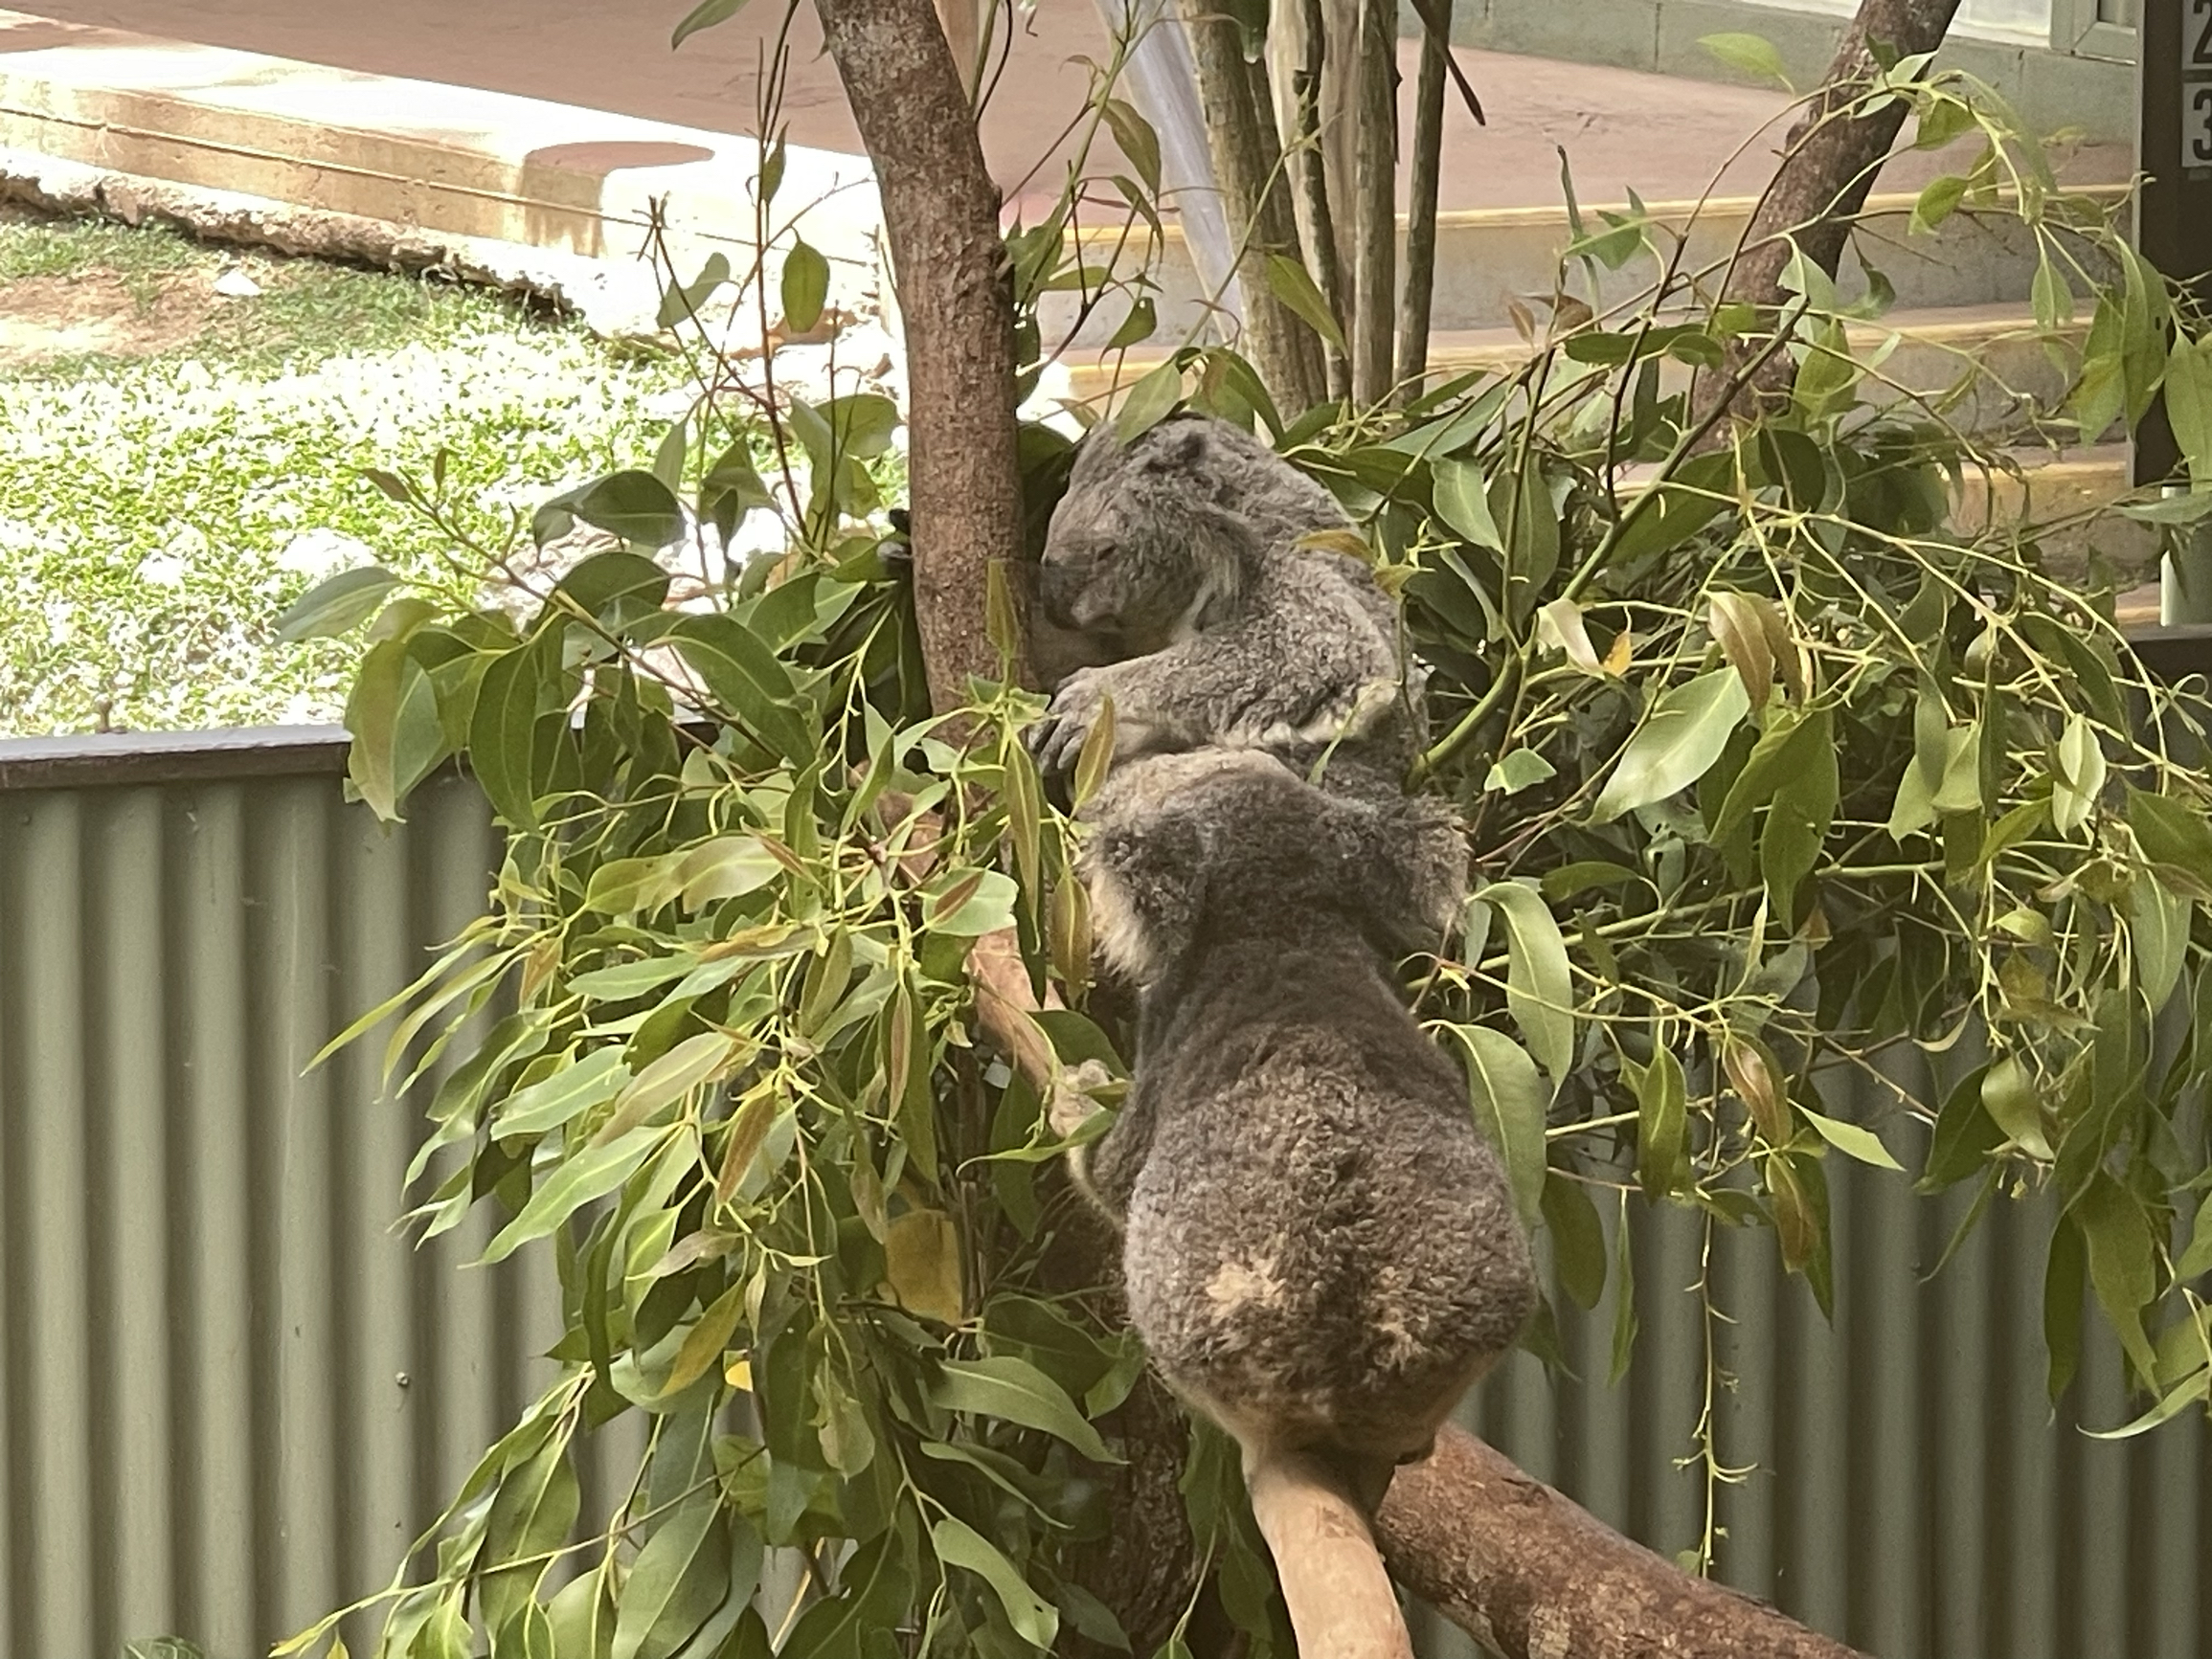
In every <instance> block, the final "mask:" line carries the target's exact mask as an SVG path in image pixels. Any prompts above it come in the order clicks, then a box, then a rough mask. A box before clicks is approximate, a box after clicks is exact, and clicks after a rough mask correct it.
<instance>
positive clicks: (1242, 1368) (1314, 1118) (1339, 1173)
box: [1053, 750, 1536, 1652]
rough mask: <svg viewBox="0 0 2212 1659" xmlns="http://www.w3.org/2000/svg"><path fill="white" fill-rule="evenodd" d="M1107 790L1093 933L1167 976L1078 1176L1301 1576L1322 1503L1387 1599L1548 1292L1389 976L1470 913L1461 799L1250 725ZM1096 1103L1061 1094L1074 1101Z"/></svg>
mask: <svg viewBox="0 0 2212 1659" xmlns="http://www.w3.org/2000/svg"><path fill="white" fill-rule="evenodd" d="M1086 816H1087V817H1089V818H1092V820H1093V825H1094V827H1093V830H1092V833H1091V835H1090V837H1089V838H1088V840H1087V841H1086V844H1085V847H1084V852H1083V856H1082V870H1083V876H1084V879H1085V882H1086V884H1087V885H1088V886H1089V888H1090V890H1091V896H1092V914H1093V924H1094V930H1095V938H1096V939H1097V941H1098V947H1099V951H1100V953H1101V955H1102V956H1103V957H1104V958H1105V960H1106V962H1107V965H1108V966H1109V967H1110V968H1111V969H1113V970H1115V971H1117V973H1119V974H1121V975H1127V976H1129V977H1130V978H1133V979H1135V980H1136V981H1137V982H1138V983H1139V984H1140V986H1141V992H1140V1016H1139V1018H1140V1034H1139V1040H1138V1060H1137V1066H1136V1075H1135V1078H1134V1080H1133V1082H1132V1085H1131V1087H1130V1090H1129V1094H1128V1097H1127V1100H1126V1102H1125V1104H1124V1105H1123V1107H1122V1110H1121V1111H1120V1113H1119V1115H1118V1116H1117V1119H1116V1121H1115V1122H1114V1124H1113V1126H1112V1128H1111V1129H1109V1130H1108V1131H1107V1132H1106V1133H1105V1135H1104V1136H1103V1137H1102V1138H1100V1139H1099V1140H1097V1141H1096V1142H1095V1144H1094V1145H1093V1146H1091V1147H1090V1148H1089V1149H1087V1152H1086V1151H1081V1150H1079V1151H1078V1152H1077V1153H1076V1154H1075V1155H1074V1156H1075V1158H1076V1159H1077V1160H1078V1161H1077V1167H1076V1170H1075V1174H1076V1177H1077V1180H1078V1184H1080V1185H1082V1186H1083V1187H1084V1188H1085V1189H1086V1190H1087V1191H1088V1192H1089V1194H1090V1195H1091V1196H1092V1197H1093V1199H1095V1201H1096V1202H1097V1203H1098V1205H1099V1206H1100V1207H1101V1208H1102V1209H1104V1210H1105V1211H1106V1213H1107V1214H1108V1215H1109V1216H1110V1217H1113V1218H1116V1219H1117V1220H1119V1221H1120V1222H1121V1223H1122V1227H1123V1233H1122V1256H1123V1267H1124V1271H1125V1276H1126V1279H1127V1289H1128V1300H1129V1311H1130V1317H1131V1320H1132V1322H1133V1323H1134V1324H1135V1325H1136V1327H1137V1329H1138V1331H1139V1332H1140V1334H1142V1336H1143V1338H1144V1341H1145V1345H1146V1347H1147V1348H1148V1349H1149V1351H1150V1353H1151V1356H1152V1358H1153V1360H1154V1362H1155V1363H1156V1364H1157V1365H1158V1366H1159V1369H1160V1372H1161V1374H1162V1377H1163V1378H1164V1379H1166V1381H1167V1382H1168V1384H1169V1386H1170V1387H1172V1388H1173V1389H1174V1390H1175V1391H1176V1392H1177V1393H1178V1394H1179V1395H1180V1396H1182V1397H1183V1399H1184V1400H1185V1401H1186V1402H1188V1403H1189V1404H1190V1405H1191V1406H1192V1407H1193V1408H1195V1409H1197V1410H1199V1411H1202V1412H1203V1413H1205V1414H1206V1415H1207V1416H1208V1417H1209V1418H1211V1419H1212V1420H1213V1421H1214V1422H1216V1423H1218V1424H1220V1425H1221V1426H1222V1427H1224V1428H1225V1429H1227V1430H1228V1431H1229V1432H1230V1434H1231V1435H1233V1436H1234V1437H1235V1438H1236V1440H1237V1442H1238V1444H1239V1445H1240V1446H1241V1447H1242V1448H1243V1452H1244V1462H1245V1469H1246V1475H1247V1481H1248V1485H1249V1486H1250V1488H1251V1491H1252V1493H1253V1508H1254V1513H1255V1514H1256V1515H1257V1516H1258V1518H1259V1520H1260V1524H1261V1530H1262V1532H1263V1534H1265V1535H1266V1536H1268V1540H1269V1544H1270V1546H1271V1548H1272V1549H1274V1551H1275V1556H1276V1560H1277V1564H1278V1566H1280V1567H1282V1568H1283V1569H1284V1572H1283V1580H1284V1584H1285V1591H1286V1594H1294V1595H1295V1594H1296V1593H1297V1592H1296V1591H1295V1590H1294V1587H1293V1584H1292V1578H1293V1575H1292V1574H1291V1572H1290V1571H1289V1566H1288V1563H1287V1562H1286V1561H1285V1560H1284V1552H1285V1549H1286V1547H1288V1548H1293V1549H1296V1548H1298V1547H1300V1546H1299V1543H1298V1540H1299V1539H1301V1538H1303V1539H1305V1540H1307V1544H1308V1545H1309V1546H1310V1542H1311V1538H1312V1536H1313V1523H1311V1522H1310V1520H1298V1519H1297V1518H1296V1517H1297V1516H1299V1515H1301V1514H1302V1515H1306V1516H1309V1517H1310V1515H1311V1514H1312V1513H1313V1509H1314V1506H1316V1505H1320V1506H1322V1507H1325V1508H1329V1509H1332V1510H1333V1511H1334V1512H1335V1513H1336V1514H1337V1515H1338V1516H1339V1517H1340V1520H1339V1523H1337V1524H1335V1525H1334V1529H1333V1535H1332V1536H1337V1537H1339V1538H1342V1537H1343V1536H1348V1533H1347V1529H1350V1530H1354V1531H1356V1532H1357V1533H1358V1535H1359V1537H1360V1539H1362V1540H1364V1543H1363V1544H1362V1546H1361V1548H1362V1549H1363V1550H1364V1552H1365V1553H1364V1555H1357V1556H1356V1557H1355V1563H1356V1564H1355V1567H1354V1568H1353V1569H1351V1570H1352V1571H1353V1576H1354V1581H1359V1580H1360V1579H1361V1577H1362V1576H1363V1575H1364V1576H1365V1578H1366V1580H1367V1581H1370V1582H1372V1581H1379V1582H1380V1585H1381V1587H1380V1589H1379V1590H1377V1591H1376V1595H1377V1596H1378V1597H1379V1598H1380V1600H1378V1601H1376V1602H1374V1603H1372V1604H1373V1605H1376V1606H1378V1607H1379V1606H1382V1605H1384V1604H1386V1603H1388V1579H1387V1577H1385V1576H1383V1572H1382V1566H1381V1561H1380V1558H1379V1557H1375V1556H1374V1553H1373V1543H1372V1539H1371V1537H1369V1536H1367V1534H1366V1517H1369V1516H1371V1515H1372V1513H1373V1512H1374V1509H1375V1507H1376V1506H1377V1505H1379V1504H1380V1502H1381V1501H1382V1497H1383V1493H1384V1491H1385V1490H1386V1489H1387V1488H1388V1484H1389V1480H1390V1473H1391V1470H1392V1468H1394V1467H1395V1466H1396V1465H1397V1464H1399V1463H1401V1462H1406V1461H1410V1460H1412V1459H1415V1458H1418V1457H1420V1456H1422V1455H1424V1454H1425V1453H1426V1451H1427V1450H1428V1448H1429V1447H1430V1446H1431V1445H1432V1444H1433V1440H1434V1437H1435V1434H1436V1430H1437V1428H1438V1426H1439V1425H1440V1424H1442V1422H1443V1421H1444V1419H1445V1417H1446V1416H1447V1415H1448V1414H1449V1413H1450V1412H1451V1410H1452V1408H1453V1406H1454V1405H1456V1403H1457V1402H1458V1401H1459V1398H1460V1396H1461V1395H1462V1394H1463V1393H1464V1392H1465V1391H1466V1389H1467V1387H1468V1385H1469V1384H1470V1383H1472V1382H1473V1381H1474V1380H1475V1379H1477V1378H1478V1376H1480V1375H1481V1374H1482V1372H1484V1371H1485V1370H1487V1369H1488V1368H1489V1366H1490V1365H1491V1364H1492V1363H1493V1362H1494V1361H1496V1360H1497V1359H1498V1357H1499V1356H1501V1355H1502V1354H1503V1353H1504V1352H1505V1351H1506V1350H1507V1349H1508V1348H1509V1347H1510V1346H1511V1345H1512V1343H1513V1340H1514V1337H1515V1335H1516V1334H1517V1333H1518V1332H1519V1330H1520V1328H1521V1325H1522V1322H1523V1320H1524V1318H1525V1317H1526V1316H1527V1314H1528V1312H1529V1310H1530V1309H1531V1308H1532V1307H1533V1306H1534V1305H1535V1300H1536V1282H1535V1278H1534V1274H1533V1270H1532V1268H1531V1267H1530V1262H1529V1252H1528V1244H1527V1241H1526V1240H1525V1239H1524V1236H1523V1234H1522V1231H1521V1227H1520V1223H1519V1222H1518V1220H1517V1218H1516V1217H1515V1215H1514V1211H1513V1201H1512V1197H1511V1193H1510V1190H1509V1189H1508V1186H1507V1184H1506V1178H1505V1175H1504V1171H1503V1168H1502V1167H1501V1163H1500V1161H1499V1159H1498V1156H1497V1155H1496V1154H1495V1153H1494V1152H1493V1151H1492V1149H1491V1147H1490V1145H1489V1143H1488V1142H1487V1141H1486V1140H1484V1139H1483V1137H1482V1135H1481V1133H1480V1132H1478V1130H1477V1128H1476V1126H1475V1122H1474V1119H1473V1117H1472V1115H1471V1114H1470V1112H1469V1110H1468V1102H1467V1088H1466V1085H1465V1083H1464V1081H1463V1080H1462V1079H1461V1077H1460V1076H1459V1074H1458V1073H1457V1071H1456V1068H1455V1067H1454V1066H1453V1065H1452V1064H1451V1063H1450V1062H1449V1061H1448V1060H1447V1059H1446V1058H1445V1057H1444V1056H1443V1054H1441V1053H1440V1052H1439V1051H1438V1049H1437V1048H1436V1046H1435V1044H1434V1043H1433V1042H1431V1041H1430V1040H1429V1039H1428V1038H1427V1037H1426V1036H1425V1035H1424V1034H1423V1033H1422V1031H1421V1029H1420V1027H1419V1025H1418V1024H1417V1023H1416V1022H1415V1021H1414V1020H1413V1018H1412V1016H1411V1013H1409V1012H1408V1010H1407V1008H1406V1006H1405V1004H1404V1002H1403V1000H1402V999H1401V998H1400V994H1399V989H1398V985H1397V983H1396V981H1395V978H1394V976H1393V975H1392V972H1391V968H1392V964H1393V962H1394V960H1395V959H1396V957H1398V956H1399V955H1401V954H1403V953H1407V952H1409V951H1412V950H1416V949H1423V948H1426V949H1430V950H1433V949H1435V948H1436V947H1437V946H1438V945H1439V944H1440V942H1441V940H1442V937H1443V935H1444V932H1445V930H1447V929H1448V927H1449V926H1450V924H1451V922H1452V920H1453V919H1454V917H1455V916H1456V914H1457V912H1458V909H1459V907H1460V904H1461V902H1462V900H1463V898H1464V896H1465V892H1466V882H1467V867H1466V848H1465V843H1464V841H1462V839H1461V836H1460V834H1459V832H1458V830H1457V828H1456V825H1455V824H1454V823H1453V821H1452V819H1451V818H1450V816H1449V814H1448V812H1447V811H1446V810H1445V809H1444V808H1443V807H1442V806H1441V805H1440V804H1438V803H1435V802H1433V801H1430V800H1425V799H1420V798H1408V797H1405V796H1395V797H1391V798H1387V799H1373V798H1355V797H1347V796H1342V795H1339V794H1336V793H1334V792H1324V791H1322V790H1320V789H1317V788H1315V787H1314V786H1312V785H1310V784H1307V783H1305V782H1303V781H1301V780H1300V779H1299V778H1298V777H1297V776H1296V775H1294V774H1293V773H1291V772H1290V771H1289V770H1288V769H1287V768H1286V767H1285V766H1283V765H1282V764H1281V763H1280V762H1278V761H1277V760H1275V758H1274V757H1272V756H1271V755H1268V754H1266V753H1263V752H1259V751H1251V750H1244V751H1235V750H1200V751H1191V752H1187V753H1183V754H1176V755H1162V756H1156V757H1150V758H1145V759H1140V760H1138V761H1134V762H1131V763H1129V764H1128V765H1126V766H1124V767H1122V768H1120V769H1119V770H1117V771H1116V772H1115V773H1112V774H1111V775H1110V776H1109V777H1108V779H1107V781H1106V783H1105V785H1104V786H1103V788H1102V789H1101V790H1100V792H1099V794H1098V796H1095V798H1094V800H1093V802H1092V803H1091V805H1090V807H1089V808H1088V809H1087V812H1086ZM1087 1104H1088V1103H1087V1101H1086V1100H1085V1099H1084V1098H1083V1097H1082V1096H1081V1095H1080V1094H1078V1093H1076V1092H1074V1091H1073V1090H1068V1091H1061V1092H1060V1093H1058V1094H1057V1096H1056V1099H1055V1102H1054V1109H1053V1117H1054V1127H1055V1128H1056V1129H1057V1130H1058V1131H1059V1132H1061V1133H1063V1134H1066V1133H1072V1132H1073V1130H1074V1129H1075V1128H1076V1127H1077V1126H1078V1125H1079V1123H1080V1121H1081V1119H1082V1118H1083V1117H1084V1116H1086V1115H1087V1111H1086V1110H1085V1108H1086V1107H1087ZM1286 1515H1288V1516H1290V1517H1293V1518H1290V1519H1286V1518H1285V1517H1286ZM1343 1517H1349V1518H1343ZM1322 1530H1323V1531H1330V1530H1331V1529H1330V1528H1329V1527H1323V1529H1322ZM1278 1535H1281V1536H1278ZM1286 1538H1287V1539H1288V1542H1287V1543H1286V1542H1285V1539H1286ZM1348 1547H1349V1546H1347V1548H1348ZM1370 1558H1371V1559H1370ZM1336 1570H1337V1571H1343V1570H1345V1569H1343V1568H1339V1569H1336ZM1310 1593H1313V1594H1317V1595H1318V1594H1319V1593H1320V1592H1319V1591H1313V1592H1310ZM1297 1612H1298V1608H1297V1606H1296V1605H1295V1603H1294V1606H1293V1614H1294V1619H1295V1618H1296V1615H1297ZM1379 1616H1380V1615H1378V1617H1379ZM1303 1627H1304V1626H1303V1625H1301V1628H1303ZM1377 1650H1378V1651H1388V1652H1396V1651H1398V1648H1393V1647H1388V1646H1386V1647H1384V1648H1379V1649H1377Z"/></svg>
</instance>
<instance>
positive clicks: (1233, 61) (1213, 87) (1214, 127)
mask: <svg viewBox="0 0 2212 1659" xmlns="http://www.w3.org/2000/svg"><path fill="white" fill-rule="evenodd" d="M1177 9H1178V11H1179V12H1180V14H1181V16H1182V18H1183V21H1184V26H1185V28H1186V29H1187V30H1188V31H1189V34H1190V55H1191V56H1192V58H1193V59H1195V60H1196V62H1197V65H1198V95H1199V101H1201V102H1202V103H1203V104H1204V105H1205V106H1206V134H1207V139H1208V143H1209V144H1210V145H1211V146H1212V150H1213V176H1214V179H1215V181H1216V182H1217V183H1218V184H1219V185H1220V187H1221V195H1222V203H1223V206H1224V208H1225V209H1226V210H1227V212H1228V214H1229V228H1230V235H1231V236H1233V237H1237V238H1239V239H1241V241H1242V243H1243V249H1244V253H1243V258H1241V259H1240V260H1239V261H1238V264H1237V269H1238V271H1239V273H1240V274H1241V276H1242V279H1243V281H1242V286H1243V289H1244V346H1245V351H1246V354H1247V355H1248V356H1250V357H1251V359H1252V362H1253V368H1255V369H1257V370H1259V376H1260V378H1261V379H1262V380H1264V381H1266V382H1267V386H1268V390H1269V391H1270V392H1273V393H1274V394H1275V401H1276V402H1277V403H1278V404H1280V405H1281V406H1282V407H1283V409H1284V410H1285V411H1286V412H1287V413H1292V414H1302V413H1303V412H1304V411H1305V410H1306V409H1308V408H1310V407H1311V406H1312V405H1314V404H1316V403H1319V402H1320V400H1321V398H1322V397H1323V396H1324V395H1326V392H1327V386H1328V381H1327V375H1326V372H1325V370H1324V369H1323V366H1322V363H1321V343H1320V336H1319V335H1318V334H1316V333H1315V332H1314V331H1313V330H1312V329H1311V328H1309V327H1307V326H1306V325H1305V324H1304V323H1303V322H1302V321H1300V320H1299V318H1298V313H1297V312H1295V311H1293V310H1292V309H1291V308H1290V307H1289V306H1288V305H1285V304H1284V303H1282V302H1281V301H1280V300H1278V299H1276V298H1275V287H1274V285H1273V284H1272V283H1271V282H1270V281H1269V280H1268V275H1267V261H1268V256H1269V255H1271V254H1275V255H1280V256H1282V257H1283V258H1289V259H1292V260H1297V259H1298V215H1297V213H1296V211H1295V210H1294V209H1293V208H1292V206H1291V194H1290V189H1289V186H1288V184H1287V182H1286V181H1285V180H1284V178H1283V176H1282V171H1283V169H1282V165H1281V164H1282V150H1281V146H1280V145H1279V144H1278V142H1277V141H1276V138H1275V119H1274V116H1273V113H1272V111H1270V110H1269V109H1268V107H1267V104H1268V101H1267V99H1266V97H1265V95H1264V91H1263V86H1262V83H1261V82H1260V81H1259V80H1258V79H1257V78H1255V77H1254V76H1253V69H1252V66H1251V65H1249V64H1247V63H1246V62H1245V60H1244V43H1243V38H1242V34H1241V32H1240V31H1239V30H1238V28H1237V25H1236V23H1235V21H1234V19H1232V18H1230V17H1229V16H1227V15H1226V14H1224V13H1223V12H1221V11H1217V10H1216V9H1215V7H1214V3H1213V0H1178V8H1177Z"/></svg>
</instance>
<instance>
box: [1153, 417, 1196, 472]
mask: <svg viewBox="0 0 2212 1659" xmlns="http://www.w3.org/2000/svg"><path fill="white" fill-rule="evenodd" d="M1207 428H1208V423H1207V422H1206V421H1204V420H1199V419H1192V418H1188V417H1184V418H1175V417H1170V418H1168V419H1166V420H1163V421H1162V422H1161V423H1160V424H1159V425H1158V426H1156V427H1154V428H1153V429H1152V430H1151V431H1150V432H1149V433H1147V434H1145V437H1146V438H1148V439H1150V441H1149V442H1147V443H1146V444H1145V451H1144V470H1145V471H1147V472H1152V473H1174V474H1182V473H1189V472H1195V471H1196V470H1197V469H1198V466H1199V464H1200V463H1201V462H1202V461H1204V460H1206V455H1207V450H1208V447H1209V439H1208V430H1207Z"/></svg>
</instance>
